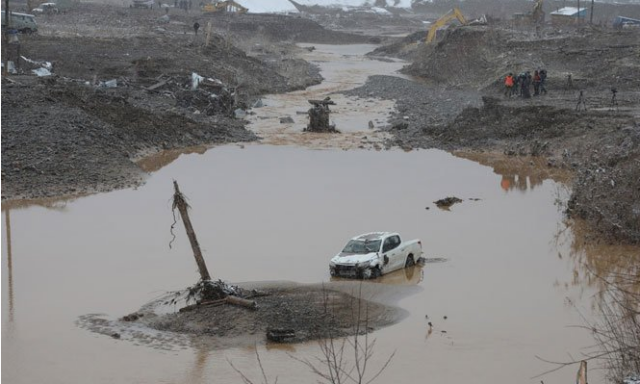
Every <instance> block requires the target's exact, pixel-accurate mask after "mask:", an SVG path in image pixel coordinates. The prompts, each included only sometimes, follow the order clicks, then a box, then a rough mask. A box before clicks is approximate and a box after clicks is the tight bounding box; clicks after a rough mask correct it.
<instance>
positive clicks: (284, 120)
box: [280, 116, 295, 124]
mask: <svg viewBox="0 0 640 384" xmlns="http://www.w3.org/2000/svg"><path fill="white" fill-rule="evenodd" d="M293 123H295V121H293V118H292V117H291V116H286V117H281V118H280V124H293Z"/></svg>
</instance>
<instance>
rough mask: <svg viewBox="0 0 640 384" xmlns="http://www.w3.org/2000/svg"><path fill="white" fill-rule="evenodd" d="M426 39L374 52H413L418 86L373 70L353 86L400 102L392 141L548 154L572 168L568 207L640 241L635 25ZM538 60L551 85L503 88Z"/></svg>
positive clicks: (612, 235) (454, 31) (499, 27)
mask: <svg viewBox="0 0 640 384" xmlns="http://www.w3.org/2000/svg"><path fill="white" fill-rule="evenodd" d="M492 22H493V21H492ZM420 39H421V35H420V34H419V33H416V34H414V35H410V36H408V37H407V38H405V39H404V40H402V41H400V42H397V43H395V44H392V45H388V46H385V47H381V48H379V49H377V50H376V51H375V52H374V53H372V54H375V55H390V56H401V57H409V58H412V59H413V62H412V63H411V64H410V65H408V66H407V67H405V68H404V69H403V71H404V72H406V73H408V74H411V75H413V76H416V77H417V78H418V79H420V80H419V81H418V82H416V83H411V82H408V81H403V80H399V79H396V78H390V77H374V78H371V79H370V80H369V82H368V83H367V84H365V86H364V87H362V88H359V89H357V90H354V91H352V94H356V95H360V96H365V95H368V96H370V97H378V98H384V99H386V98H388V99H396V100H397V101H396V103H397V106H398V111H399V113H397V114H395V115H394V117H393V119H392V120H391V122H390V125H389V127H387V129H388V131H389V133H391V134H392V135H393V139H391V140H389V141H388V146H394V145H397V146H400V147H402V148H405V149H410V148H442V149H446V150H476V151H494V152H502V153H504V154H507V155H510V156H541V157H543V158H545V159H546V162H547V164H548V166H549V167H563V168H567V169H570V170H572V171H573V172H575V175H576V179H575V182H574V183H573V189H572V190H573V194H572V197H571V199H570V202H569V204H568V206H567V207H566V210H567V212H568V213H570V214H572V215H575V216H577V217H580V218H585V219H587V220H588V221H589V222H590V223H591V224H592V226H593V228H594V229H596V230H597V231H598V232H599V233H600V234H601V235H604V239H607V240H609V241H629V242H634V243H635V242H639V241H640V224H638V223H640V206H639V205H638V203H637V201H638V199H639V198H640V120H639V119H640V99H638V92H637V88H638V86H639V85H640V83H639V82H638V79H640V65H638V61H637V60H633V59H631V58H632V57H637V56H638V53H639V52H640V45H638V32H637V31H613V30H608V29H606V28H596V27H587V26H584V27H580V28H575V27H564V28H563V29H560V28H559V27H554V26H551V25H545V26H544V27H543V28H542V29H541V31H540V36H535V35H534V34H532V31H531V30H530V29H527V28H515V29H514V28H507V26H506V24H504V25H503V24H500V23H497V22H493V24H491V25H488V26H473V27H458V28H449V30H448V31H446V32H445V33H443V36H441V37H440V38H439V40H438V41H437V42H436V43H433V44H415V42H416V41H419V40H420ZM540 68H544V69H546V70H547V71H548V74H549V77H548V78H547V81H546V89H547V90H548V92H547V93H545V94H543V95H540V96H537V97H535V96H534V97H532V98H528V99H526V98H521V97H516V96H514V97H509V98H507V97H505V96H504V95H503V92H504V89H503V85H502V79H503V78H504V76H505V75H506V74H508V73H510V72H511V73H520V72H524V71H530V72H531V73H533V71H534V70H536V69H540ZM614 90H615V92H614ZM581 95H582V96H581ZM580 97H583V99H580ZM614 97H615V104H614ZM581 100H583V101H584V102H582V103H579V102H580V101H581ZM585 109H586V111H585Z"/></svg>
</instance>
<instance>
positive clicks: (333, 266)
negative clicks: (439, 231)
mask: <svg viewBox="0 0 640 384" xmlns="http://www.w3.org/2000/svg"><path fill="white" fill-rule="evenodd" d="M421 256H422V242H421V241H420V240H411V241H405V242H402V240H401V239H400V235H398V234H397V233H393V232H373V233H365V234H363V235H359V236H356V237H354V238H352V239H351V240H349V242H348V243H347V245H346V246H345V247H344V249H343V250H342V251H341V252H340V253H339V254H337V255H336V256H334V257H333V258H332V259H331V261H330V262H329V272H330V273H331V276H336V277H354V278H360V279H373V278H376V277H379V276H382V275H384V274H387V273H389V272H393V271H395V270H398V269H401V268H405V267H410V266H412V265H414V264H415V262H416V261H417V260H418V259H419V258H420V257H421Z"/></svg>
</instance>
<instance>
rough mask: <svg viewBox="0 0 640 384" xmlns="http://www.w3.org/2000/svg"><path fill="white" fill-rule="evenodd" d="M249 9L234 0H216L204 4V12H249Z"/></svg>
mask: <svg viewBox="0 0 640 384" xmlns="http://www.w3.org/2000/svg"><path fill="white" fill-rule="evenodd" d="M247 11H249V9H248V8H245V7H243V6H242V5H240V4H238V3H236V2H235V1H233V0H226V1H215V2H211V3H208V4H205V5H203V6H202V12H229V13H247Z"/></svg>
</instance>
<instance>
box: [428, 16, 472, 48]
mask: <svg viewBox="0 0 640 384" xmlns="http://www.w3.org/2000/svg"><path fill="white" fill-rule="evenodd" d="M454 19H457V20H458V21H459V22H460V24H462V25H467V24H468V22H467V19H465V18H464V15H463V14H462V12H460V8H458V7H455V8H453V9H452V10H450V11H449V12H447V13H445V14H444V15H443V16H441V17H440V18H439V19H438V20H436V22H435V23H433V25H432V26H431V28H430V29H429V33H427V39H426V42H427V43H431V42H433V41H434V40H435V39H436V32H438V29H440V28H442V27H444V26H445V24H447V23H448V22H450V21H452V20H454Z"/></svg>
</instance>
